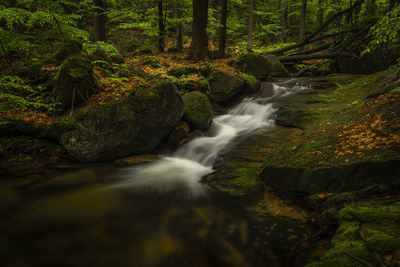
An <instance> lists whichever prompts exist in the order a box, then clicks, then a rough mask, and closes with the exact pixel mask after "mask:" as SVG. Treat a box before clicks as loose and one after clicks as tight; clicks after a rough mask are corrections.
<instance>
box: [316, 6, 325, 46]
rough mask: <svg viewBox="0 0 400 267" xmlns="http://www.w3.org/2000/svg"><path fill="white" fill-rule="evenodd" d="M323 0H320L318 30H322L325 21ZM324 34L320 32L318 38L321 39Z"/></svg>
mask: <svg viewBox="0 0 400 267" xmlns="http://www.w3.org/2000/svg"><path fill="white" fill-rule="evenodd" d="M322 5H323V0H318V13H317V24H316V28H317V29H318V28H320V27H321V26H322V23H323V21H324V10H323V7H322ZM321 36H322V32H320V33H319V34H318V35H317V37H321ZM319 43H320V44H321V43H322V40H321V41H320V42H319Z"/></svg>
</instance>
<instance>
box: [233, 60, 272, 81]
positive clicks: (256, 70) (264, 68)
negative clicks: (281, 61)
mask: <svg viewBox="0 0 400 267" xmlns="http://www.w3.org/2000/svg"><path fill="white" fill-rule="evenodd" d="M233 67H235V69H236V70H238V71H240V72H244V73H247V74H250V75H252V76H254V77H255V78H256V79H258V80H260V81H267V80H268V79H269V76H270V72H271V65H270V64H269V62H268V60H267V59H266V58H265V57H264V56H262V55H257V54H246V55H243V56H240V57H239V58H238V59H237V60H236V61H235V62H234V63H233Z"/></svg>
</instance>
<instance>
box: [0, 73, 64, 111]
mask: <svg viewBox="0 0 400 267" xmlns="http://www.w3.org/2000/svg"><path fill="white" fill-rule="evenodd" d="M30 108H32V109H36V110H41V111H46V112H48V113H50V114H54V113H56V112H58V111H59V103H57V102H56V101H55V99H54V97H52V96H51V94H50V93H48V92H47V90H46V88H45V87H42V86H38V87H37V88H36V89H33V88H32V87H31V86H29V85H27V84H25V82H24V81H23V80H22V79H21V78H19V77H17V76H8V75H5V76H3V77H1V78H0V112H4V111H8V110H12V109H22V110H26V109H30Z"/></svg>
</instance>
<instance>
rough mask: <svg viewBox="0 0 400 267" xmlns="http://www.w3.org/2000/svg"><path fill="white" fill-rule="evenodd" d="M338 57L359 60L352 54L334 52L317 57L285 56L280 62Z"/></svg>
mask: <svg viewBox="0 0 400 267" xmlns="http://www.w3.org/2000/svg"><path fill="white" fill-rule="evenodd" d="M336 57H354V58H357V56H356V55H354V54H352V53H346V52H332V53H325V54H317V55H297V56H285V57H280V58H279V60H280V61H281V62H299V61H303V60H310V59H324V58H336Z"/></svg>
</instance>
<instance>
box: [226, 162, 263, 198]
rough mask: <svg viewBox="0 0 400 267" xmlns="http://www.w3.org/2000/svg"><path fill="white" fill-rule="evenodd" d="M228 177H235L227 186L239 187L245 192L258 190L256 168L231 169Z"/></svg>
mask: <svg viewBox="0 0 400 267" xmlns="http://www.w3.org/2000/svg"><path fill="white" fill-rule="evenodd" d="M229 176H231V177H235V178H233V179H229V184H231V185H234V186H237V187H240V188H241V189H243V190H245V191H247V192H249V191H254V190H257V189H258V188H259V179H258V176H257V168H252V167H238V168H235V169H233V170H232V171H231V172H230V173H229Z"/></svg>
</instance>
